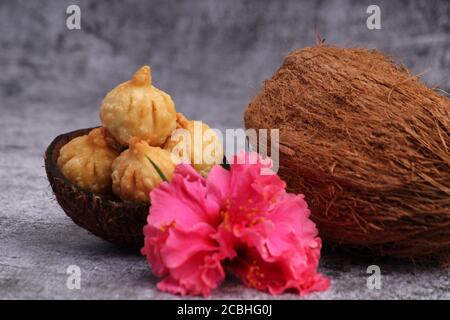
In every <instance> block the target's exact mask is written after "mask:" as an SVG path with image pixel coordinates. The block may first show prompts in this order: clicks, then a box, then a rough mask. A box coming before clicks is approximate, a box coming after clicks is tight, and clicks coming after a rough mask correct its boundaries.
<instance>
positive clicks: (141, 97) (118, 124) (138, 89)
mask: <svg viewBox="0 0 450 320" xmlns="http://www.w3.org/2000/svg"><path fill="white" fill-rule="evenodd" d="M100 120H101V123H102V125H103V126H104V127H105V128H106V129H107V130H108V131H109V133H110V134H111V135H112V136H113V137H114V138H115V140H117V142H119V143H120V144H121V145H123V146H128V144H129V141H130V139H131V138H132V137H139V138H141V139H142V140H145V141H146V142H147V143H148V144H149V145H151V146H161V145H162V144H163V143H164V142H165V141H166V139H167V137H168V136H169V135H170V133H171V132H172V131H173V130H175V128H176V111H175V104H174V102H173V101H172V98H171V97H170V96H169V95H168V94H167V93H165V92H164V91H162V90H159V89H158V88H156V87H154V86H153V85H152V76H151V69H150V67H149V66H143V67H142V68H140V69H139V70H138V71H137V72H136V73H135V74H134V76H133V78H132V79H131V80H129V81H127V82H124V83H122V84H120V85H118V86H117V87H115V88H114V89H112V90H111V91H110V92H109V93H108V94H107V95H106V96H105V98H104V99H103V101H102V104H101V106H100Z"/></svg>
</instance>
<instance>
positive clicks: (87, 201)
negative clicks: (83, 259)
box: [45, 128, 149, 248]
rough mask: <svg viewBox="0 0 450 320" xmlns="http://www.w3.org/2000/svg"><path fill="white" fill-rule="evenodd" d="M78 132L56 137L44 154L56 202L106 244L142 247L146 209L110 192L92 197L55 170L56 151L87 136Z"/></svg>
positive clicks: (56, 166)
mask: <svg viewBox="0 0 450 320" xmlns="http://www.w3.org/2000/svg"><path fill="white" fill-rule="evenodd" d="M92 129H94V128H89V129H81V130H77V131H73V132H69V133H66V134H62V135H60V136H58V137H56V138H55V139H54V140H53V142H52V143H51V144H50V146H49V147H48V148H47V151H46V153H45V170H46V172H47V177H48V180H49V182H50V185H51V187H52V189H53V192H54V194H55V196H56V200H57V201H58V203H59V204H60V206H61V207H62V208H63V210H64V211H65V213H66V214H67V215H68V216H69V217H70V218H71V219H72V220H73V221H74V222H75V223H76V224H77V225H79V226H81V227H83V228H84V229H86V230H88V231H90V232H91V233H93V234H94V235H96V236H98V237H100V238H103V239H105V240H107V241H109V242H112V243H114V244H117V245H120V246H126V247H133V248H134V247H142V245H143V243H144V235H143V231H142V228H143V227H144V225H145V223H146V219H147V215H148V210H149V206H148V205H146V204H142V203H135V202H129V201H123V200H120V199H119V198H117V197H116V196H115V195H114V194H113V193H112V192H110V193H105V194H101V195H100V194H94V193H92V192H89V191H87V190H84V189H82V188H80V187H78V186H76V185H74V184H72V183H71V182H70V181H68V180H67V179H66V178H65V177H64V175H63V174H62V173H61V171H60V170H59V168H58V165H57V160H58V156H59V150H60V149H61V148H62V147H63V146H64V145H65V144H66V143H68V142H69V141H70V140H72V139H73V138H76V137H78V136H82V135H85V134H88V133H89V132H90V131H91V130H92Z"/></svg>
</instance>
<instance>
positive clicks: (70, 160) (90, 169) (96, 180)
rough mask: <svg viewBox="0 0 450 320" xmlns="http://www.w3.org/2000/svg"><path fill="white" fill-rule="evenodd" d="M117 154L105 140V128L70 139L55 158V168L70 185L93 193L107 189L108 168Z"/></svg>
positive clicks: (109, 172)
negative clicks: (56, 162) (56, 160)
mask: <svg viewBox="0 0 450 320" xmlns="http://www.w3.org/2000/svg"><path fill="white" fill-rule="evenodd" d="M118 156H119V153H118V152H117V151H116V150H114V149H113V148H111V147H110V146H109V145H108V144H107V143H106V140H105V129H104V128H96V129H93V130H91V131H90V132H89V134H87V135H84V136H80V137H77V138H74V139H72V140H71V141H69V142H68V143H67V144H66V145H64V146H63V147H62V148H61V150H60V152H59V157H58V168H59V169H60V170H61V172H62V174H63V175H64V176H65V177H66V178H67V179H68V180H69V181H70V182H72V183H73V184H75V185H77V186H79V187H81V188H83V189H86V190H89V191H91V192H94V193H104V192H107V191H110V190H111V172H112V169H111V165H112V163H113V161H114V159H116V158H117V157H118Z"/></svg>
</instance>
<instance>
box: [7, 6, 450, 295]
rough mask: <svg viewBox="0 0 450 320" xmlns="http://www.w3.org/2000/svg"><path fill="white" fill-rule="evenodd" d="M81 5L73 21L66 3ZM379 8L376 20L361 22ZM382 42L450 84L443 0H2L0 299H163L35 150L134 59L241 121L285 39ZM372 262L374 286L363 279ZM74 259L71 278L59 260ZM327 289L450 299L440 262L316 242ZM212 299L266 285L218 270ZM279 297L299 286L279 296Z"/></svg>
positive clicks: (140, 264) (199, 106) (447, 9)
mask: <svg viewBox="0 0 450 320" xmlns="http://www.w3.org/2000/svg"><path fill="white" fill-rule="evenodd" d="M71 4H77V5H79V6H80V8H81V27H82V29H81V30H80V31H76V30H75V31H69V30H67V28H66V21H65V20H66V17H67V16H66V14H65V11H66V8H67V6H69V5H71ZM370 4H378V5H379V6H380V8H381V19H382V20H381V22H382V30H373V31H371V30H368V29H367V28H366V19H367V17H368V15H367V14H366V8H367V6H368V5H370ZM316 30H317V31H318V32H319V33H320V35H321V36H322V37H323V38H325V39H326V42H327V43H333V44H337V45H342V46H364V47H370V48H377V49H380V50H382V51H384V52H386V53H388V54H390V55H392V56H393V57H394V58H395V59H396V60H397V61H399V62H402V63H403V64H405V65H406V66H407V67H409V68H411V69H412V71H413V72H414V73H421V72H424V71H426V73H425V75H424V77H423V78H424V81H426V82H427V83H428V84H429V85H432V86H440V87H441V88H443V89H444V90H447V91H448V90H449V89H450V73H449V67H450V1H448V0H442V1H407V0H405V1H354V0H336V1H331V0H329V1H324V0H322V1H312V0H311V1H307V0H304V1H299V0H297V1H295V0H291V1H266V0H264V1H261V0H258V1H256V0H253V1H243V0H242V1H239V0H226V1H225V0H214V1H213V0H208V1H207V0H190V1H181V0H180V1H167V0H164V1H163V0H161V1H138V0H136V1H98V0H97V1H89V0H84V1H75V0H70V1H69V0H67V1H65V0H62V1H61V0H59V1H56V0H55V1H38V0H35V1H13V0H1V1H0V44H1V49H0V298H3V299H15V298H44V299H54V298H69V299H70V298H74V299H77V298H82V299H84V298H125V299H129V298H142V299H148V298H172V296H170V295H166V294H161V293H159V292H158V291H156V290H155V283H156V279H155V278H154V277H153V276H152V275H151V272H150V271H149V269H148V267H147V266H146V263H145V261H144V259H143V258H141V257H139V256H137V255H135V254H133V253H129V252H126V251H122V250H119V249H117V248H115V247H114V246H112V245H110V244H108V243H106V242H104V241H102V240H100V239H97V238H95V237H94V236H92V235H90V234H88V233H87V232H86V231H84V230H82V229H81V228H79V227H77V226H76V225H74V224H73V223H72V222H71V221H70V219H69V218H67V217H66V216H65V215H64V213H63V212H62V210H61V209H60V208H59V207H58V205H57V204H56V203H55V201H54V199H53V197H52V194H51V191H50V189H49V186H48V183H47V180H46V177H45V173H44V169H43V153H44V150H45V147H46V146H47V144H48V143H49V142H50V141H51V140H52V139H53V137H55V136H56V135H58V134H60V133H62V132H66V131H69V130H72V129H77V128H82V127H90V126H93V125H96V124H97V123H98V116H97V113H98V106H99V103H100V101H101V99H102V97H103V95H104V94H105V93H106V92H107V91H108V90H110V89H111V88H112V87H114V86H115V85H116V84H118V83H119V82H122V81H124V80H126V79H128V78H129V77H130V75H131V74H132V73H133V71H134V70H135V69H136V68H137V67H139V66H141V65H142V64H150V65H151V66H152V68H153V77H154V82H155V84H156V85H157V86H159V87H160V88H162V89H164V90H166V91H167V92H169V93H170V94H171V95H172V97H173V98H174V100H175V102H176V105H177V109H178V110H179V111H181V112H184V113H185V114H186V115H187V116H189V117H193V118H199V119H202V120H205V121H206V122H208V123H209V124H211V125H212V126H214V127H217V128H230V127H231V128H234V127H241V126H242V112H243V110H244V108H245V107H246V104H247V103H248V101H249V99H250V98H251V97H252V96H254V95H255V94H256V93H257V92H258V89H259V88H260V86H261V82H262V81H263V79H265V78H267V77H269V76H270V75H271V74H272V73H273V72H274V71H275V70H276V69H277V68H278V66H279V65H280V63H281V59H282V57H283V56H284V55H285V54H286V53H287V52H289V51H290V50H293V49H295V48H299V47H304V46H309V45H312V44H313V43H314V42H315V34H316ZM373 263H375V264H378V265H379V266H380V267H381V270H382V275H383V278H382V289H381V290H369V289H368V288H367V287H366V279H367V275H366V268H367V266H368V265H370V264H373ZM71 264H76V265H78V266H80V267H81V270H82V282H81V285H82V288H81V290H68V289H67V288H66V279H67V275H66V268H67V267H68V266H69V265H71ZM321 270H322V271H323V272H324V273H325V274H326V275H327V276H329V277H331V279H332V288H331V289H330V291H328V292H326V293H321V294H315V295H312V296H310V297H311V298H317V299H322V298H323V299H328V298H369V299H370V298H388V299H390V298H447V299H448V298H450V275H449V270H448V269H440V268H436V267H429V266H428V267H427V266H418V265H414V264H413V263H406V262H399V261H394V260H389V259H382V260H371V259H361V258H356V257H352V256H351V255H348V254H345V253H342V252H335V251H333V250H330V249H326V250H324V252H323V259H322V263H321ZM213 298H270V297H269V296H268V295H264V294H260V293H258V292H256V291H254V290H249V289H244V288H243V287H242V286H241V285H239V284H238V283H236V282H235V281H230V282H227V283H226V284H225V285H224V286H223V288H222V289H220V290H218V291H217V292H216V293H215V294H214V295H213ZM282 298H296V297H295V296H293V295H284V296H282Z"/></svg>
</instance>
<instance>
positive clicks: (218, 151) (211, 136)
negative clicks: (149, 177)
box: [164, 113, 223, 177]
mask: <svg viewBox="0 0 450 320" xmlns="http://www.w3.org/2000/svg"><path fill="white" fill-rule="evenodd" d="M164 149H165V150H167V151H170V152H171V153H172V154H173V155H174V156H175V157H174V159H173V160H174V161H177V160H178V159H179V161H180V162H185V163H186V162H187V163H190V164H192V166H193V167H194V169H195V170H196V171H197V172H198V173H200V174H201V175H202V176H204V177H206V176H207V175H208V173H209V171H210V170H211V168H212V167H213V166H214V165H216V164H220V163H222V161H223V145H222V142H221V139H220V138H219V136H218V135H217V133H216V132H215V131H214V130H213V129H211V128H210V127H209V126H208V125H207V124H206V123H204V122H201V121H194V120H188V119H187V118H186V117H185V116H184V115H183V114H181V113H178V114H177V130H175V131H174V132H173V133H172V135H171V136H170V137H169V138H168V139H167V142H166V143H165V144H164Z"/></svg>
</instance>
